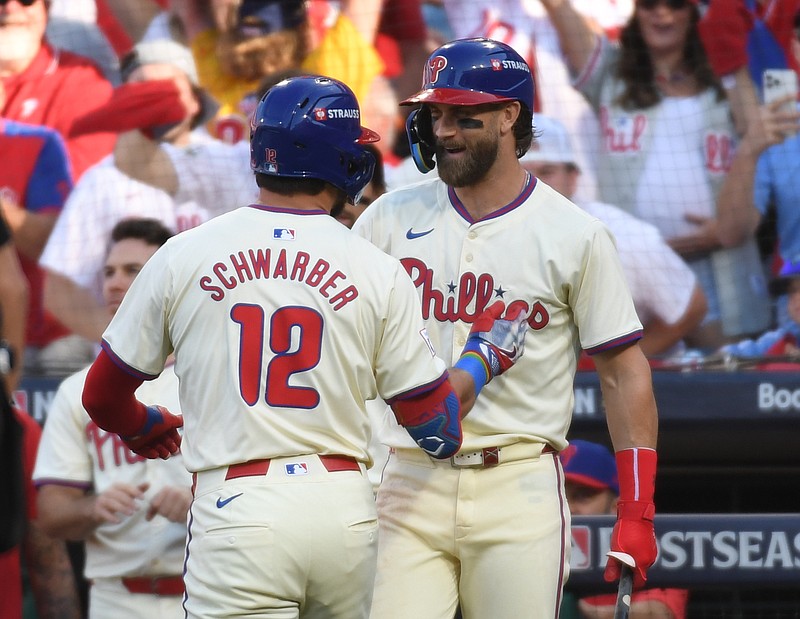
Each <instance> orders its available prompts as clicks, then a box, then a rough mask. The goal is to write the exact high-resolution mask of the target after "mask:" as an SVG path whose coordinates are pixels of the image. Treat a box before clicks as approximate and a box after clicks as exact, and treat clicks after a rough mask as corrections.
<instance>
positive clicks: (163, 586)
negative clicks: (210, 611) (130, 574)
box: [122, 576, 185, 595]
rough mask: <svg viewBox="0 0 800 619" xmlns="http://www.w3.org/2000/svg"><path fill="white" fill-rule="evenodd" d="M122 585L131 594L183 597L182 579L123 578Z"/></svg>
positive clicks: (169, 577) (167, 577) (179, 577)
mask: <svg viewBox="0 0 800 619" xmlns="http://www.w3.org/2000/svg"><path fill="white" fill-rule="evenodd" d="M122 584H123V585H125V588H126V589H127V590H128V591H130V592H131V593H149V594H151V595H183V592H184V591H185V589H184V586H183V577H181V576H155V577H153V578H148V577H147V576H141V577H137V578H123V579H122Z"/></svg>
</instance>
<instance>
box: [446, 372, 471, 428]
mask: <svg viewBox="0 0 800 619" xmlns="http://www.w3.org/2000/svg"><path fill="white" fill-rule="evenodd" d="M450 385H451V386H452V387H453V391H455V392H456V395H457V396H458V399H459V400H461V419H463V418H464V417H466V416H467V413H469V412H470V411H471V410H472V407H473V406H474V405H475V400H476V398H475V383H474V380H473V378H472V375H471V374H470V373H469V372H465V371H464V370H459V369H458V368H450Z"/></svg>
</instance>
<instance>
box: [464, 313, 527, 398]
mask: <svg viewBox="0 0 800 619" xmlns="http://www.w3.org/2000/svg"><path fill="white" fill-rule="evenodd" d="M504 309H505V303H503V302H502V301H497V302H496V303H493V304H492V305H490V306H489V307H488V308H486V310H484V312H483V313H482V314H481V315H480V316H478V318H477V319H476V320H475V322H474V323H472V329H470V332H469V337H468V338H467V343H466V344H465V345H464V350H462V351H461V356H460V357H459V359H458V361H457V362H456V364H455V366H454V367H456V368H458V369H459V370H464V371H465V372H469V374H471V375H472V378H473V381H474V383H475V395H476V396H477V395H478V393H480V390H481V389H483V387H484V386H485V385H486V384H487V383H488V382H489V381H491V380H492V379H493V378H495V377H496V376H500V375H501V374H502V373H503V372H505V371H506V370H508V368H510V367H511V366H512V365H514V364H515V363H516V362H517V361H518V360H519V358H520V357H522V353H523V351H524V349H525V334H526V333H527V331H528V324H527V322H526V319H527V314H526V313H525V312H524V311H523V309H524V308H523V306H522V305H520V304H512V305H511V307H509V309H508V311H507V312H506V315H505V316H504V317H503V318H500V316H501V315H502V313H503V310H504Z"/></svg>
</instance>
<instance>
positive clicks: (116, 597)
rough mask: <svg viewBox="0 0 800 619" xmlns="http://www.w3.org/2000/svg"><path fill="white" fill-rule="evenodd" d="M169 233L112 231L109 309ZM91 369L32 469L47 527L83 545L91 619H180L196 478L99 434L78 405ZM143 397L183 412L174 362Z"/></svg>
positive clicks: (136, 226) (50, 428)
mask: <svg viewBox="0 0 800 619" xmlns="http://www.w3.org/2000/svg"><path fill="white" fill-rule="evenodd" d="M169 236H171V233H170V231H169V230H168V229H167V228H166V227H164V226H163V225H162V224H161V223H159V222H158V221H156V220H128V221H125V222H122V223H121V224H119V225H118V226H116V227H115V228H114V231H113V233H112V238H113V240H112V246H111V251H110V253H109V255H108V258H107V260H106V264H105V268H104V285H103V294H104V297H105V298H106V301H107V304H108V307H109V308H110V309H111V310H112V311H113V310H114V309H115V308H116V307H117V306H118V304H119V301H120V300H121V298H122V296H124V295H125V292H126V290H127V289H128V287H129V286H130V283H131V282H132V281H133V278H134V277H135V276H136V273H137V272H138V270H139V269H140V268H141V266H142V265H143V264H144V262H145V261H146V260H147V258H148V257H149V256H151V255H152V254H153V253H154V252H155V250H156V249H157V248H158V247H159V245H160V244H161V243H163V242H164V241H165V240H166V239H167V238H169ZM88 372H89V368H88V367H87V368H86V369H84V370H82V371H80V372H78V373H76V374H73V375H71V376H69V377H68V378H66V379H64V380H63V381H62V383H61V384H60V385H59V388H58V390H57V392H56V395H55V397H54V398H53V402H52V404H51V405H50V408H49V410H48V416H47V421H46V423H45V427H44V433H43V436H42V442H41V444H40V446H39V451H38V454H37V460H36V468H35V470H34V482H35V484H36V485H37V487H38V488H39V513H40V518H41V519H42V522H43V526H45V527H46V528H47V530H48V532H51V534H53V535H54V536H57V537H65V538H67V539H83V540H85V556H86V561H85V566H84V576H85V577H86V579H87V580H89V582H90V583H91V589H90V599H89V617H90V619H106V618H108V617H114V618H115V619H116V618H120V619H145V618H147V619H152V618H158V619H161V618H163V619H169V618H173V617H175V618H177V617H182V616H183V610H182V608H181V601H182V599H183V582H182V573H183V556H184V546H185V543H186V513H187V510H188V507H189V503H190V502H191V483H192V480H191V475H189V473H188V471H187V470H186V467H185V466H184V464H183V459H182V458H181V457H176V458H173V459H170V460H169V461H166V462H161V461H154V460H148V459H146V458H143V457H142V456H139V455H137V454H135V453H133V452H132V451H130V450H129V449H128V448H127V446H126V445H125V444H124V443H123V442H122V441H121V440H120V438H119V437H118V436H117V435H116V434H112V433H109V432H106V431H105V430H103V429H101V428H99V427H98V426H97V424H96V423H95V422H94V421H92V420H91V419H90V418H89V415H88V413H87V412H86V410H85V409H84V408H83V406H82V404H81V394H82V392H83V387H84V383H85V381H86V375H87V374H88ZM137 396H138V397H141V398H143V399H147V400H151V399H152V400H154V401H158V402H164V403H165V405H167V406H171V407H174V409H175V410H180V403H179V401H178V379H177V377H176V376H175V372H174V370H173V366H172V365H168V366H167V367H166V368H165V371H164V372H163V373H162V374H161V376H159V378H158V380H154V381H151V382H148V383H145V384H143V385H142V386H141V387H140V388H139V389H138V390H137Z"/></svg>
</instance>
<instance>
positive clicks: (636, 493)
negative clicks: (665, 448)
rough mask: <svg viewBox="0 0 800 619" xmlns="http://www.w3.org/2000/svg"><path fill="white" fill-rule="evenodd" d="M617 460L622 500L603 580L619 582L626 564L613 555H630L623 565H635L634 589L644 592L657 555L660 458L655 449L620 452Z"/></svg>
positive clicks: (618, 506)
mask: <svg viewBox="0 0 800 619" xmlns="http://www.w3.org/2000/svg"><path fill="white" fill-rule="evenodd" d="M616 459H617V470H618V473H619V490H620V500H619V503H617V523H616V524H615V525H614V530H613V532H612V533H611V552H609V553H608V554H609V559H608V563H606V570H605V573H604V574H603V577H604V578H605V580H606V582H613V581H615V580H617V579H618V578H619V575H620V571H621V569H622V562H623V561H622V560H621V559H620V558H618V557H615V556H614V555H615V554H616V555H627V557H625V559H626V560H625V561H624V562H625V563H628V560H630V561H631V562H632V563H633V565H631V567H632V568H633V586H634V588H641V587H643V586H644V583H645V581H646V580H647V570H648V568H649V567H650V566H651V565H653V563H655V561H656V556H657V555H658V548H657V547H656V536H655V531H654V529H653V518H654V516H655V513H656V508H655V505H654V504H653V493H654V490H655V477H656V461H657V457H656V452H655V450H654V449H646V448H642V447H634V448H632V449H623V450H622V451H618V452H617V454H616Z"/></svg>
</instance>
